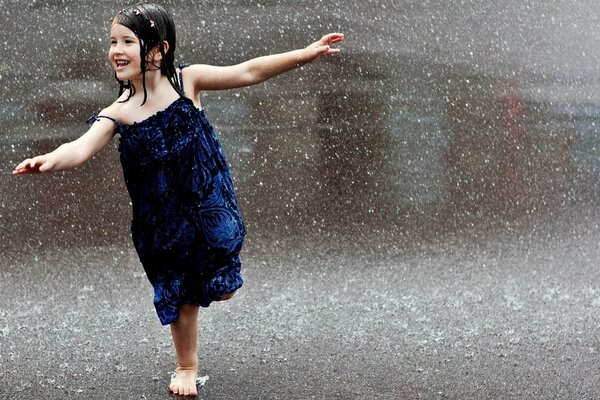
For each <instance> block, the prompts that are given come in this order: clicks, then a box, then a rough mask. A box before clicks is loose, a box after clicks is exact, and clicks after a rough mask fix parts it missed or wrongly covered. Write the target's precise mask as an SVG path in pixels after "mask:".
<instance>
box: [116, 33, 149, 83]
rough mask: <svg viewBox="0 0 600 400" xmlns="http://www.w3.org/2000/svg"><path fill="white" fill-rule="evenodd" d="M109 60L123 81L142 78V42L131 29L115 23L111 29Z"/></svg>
mask: <svg viewBox="0 0 600 400" xmlns="http://www.w3.org/2000/svg"><path fill="white" fill-rule="evenodd" d="M108 60H109V61H110V62H111V64H112V66H113V68H114V69H115V71H116V73H117V78H118V79H119V80H122V81H127V80H133V79H135V78H137V77H140V76H141V73H142V66H141V59H140V40H139V39H138V37H137V36H136V35H135V33H133V31H132V30H130V29H129V28H127V27H125V26H123V25H121V24H118V23H113V24H112V25H111V27H110V49H109V50H108Z"/></svg>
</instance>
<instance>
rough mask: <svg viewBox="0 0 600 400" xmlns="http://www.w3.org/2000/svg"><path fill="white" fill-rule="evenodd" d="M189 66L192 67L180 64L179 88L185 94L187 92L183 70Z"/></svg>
mask: <svg viewBox="0 0 600 400" xmlns="http://www.w3.org/2000/svg"><path fill="white" fill-rule="evenodd" d="M189 66H190V64H185V63H181V64H179V88H180V89H181V91H182V92H184V93H185V90H184V89H183V69H184V68H186V67H189Z"/></svg>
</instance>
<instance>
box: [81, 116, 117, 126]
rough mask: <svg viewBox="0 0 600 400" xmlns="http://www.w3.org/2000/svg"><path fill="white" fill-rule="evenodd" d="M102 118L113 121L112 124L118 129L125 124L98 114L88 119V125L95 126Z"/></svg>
mask: <svg viewBox="0 0 600 400" xmlns="http://www.w3.org/2000/svg"><path fill="white" fill-rule="evenodd" d="M100 118H106V119H109V120H111V121H112V122H114V124H115V125H117V128H121V126H122V125H123V124H121V123H120V122H119V121H117V120H116V119H114V118H113V117H108V116H106V115H98V114H92V115H90V117H89V118H88V119H87V123H88V124H93V123H94V122H96V121H99V120H100Z"/></svg>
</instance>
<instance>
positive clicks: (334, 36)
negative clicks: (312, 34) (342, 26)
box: [306, 33, 344, 61]
mask: <svg viewBox="0 0 600 400" xmlns="http://www.w3.org/2000/svg"><path fill="white" fill-rule="evenodd" d="M342 40H344V34H343V33H329V34H327V35H325V36H323V37H322V38H321V39H320V40H317V41H316V42H314V43H313V44H311V45H310V46H308V47H307V48H306V50H308V51H309V52H310V55H309V60H308V61H314V60H316V59H317V58H319V57H321V56H327V55H332V54H337V53H339V52H340V49H334V48H332V47H331V45H332V44H335V43H338V42H341V41H342Z"/></svg>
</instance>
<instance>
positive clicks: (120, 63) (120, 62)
mask: <svg viewBox="0 0 600 400" xmlns="http://www.w3.org/2000/svg"><path fill="white" fill-rule="evenodd" d="M115 64H116V65H117V69H122V68H125V67H126V66H128V65H129V61H126V60H116V61H115Z"/></svg>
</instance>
